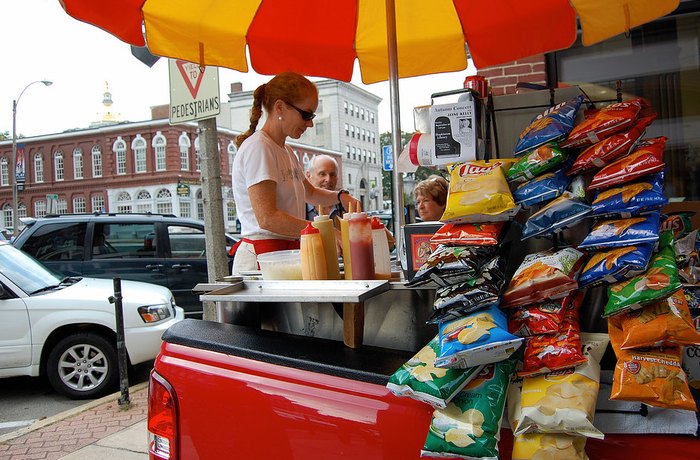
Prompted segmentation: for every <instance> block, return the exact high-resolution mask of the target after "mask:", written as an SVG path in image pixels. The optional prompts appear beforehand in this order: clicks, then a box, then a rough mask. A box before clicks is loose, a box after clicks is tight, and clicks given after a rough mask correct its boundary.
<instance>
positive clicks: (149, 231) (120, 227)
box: [92, 223, 157, 259]
mask: <svg viewBox="0 0 700 460" xmlns="http://www.w3.org/2000/svg"><path fill="white" fill-rule="evenodd" d="M155 236H156V228H155V224H152V223H143V224H142V223H118V224H102V223H97V224H95V233H94V235H93V238H92V258H93V259H132V258H135V257H155V256H156V249H157V248H156V238H155Z"/></svg>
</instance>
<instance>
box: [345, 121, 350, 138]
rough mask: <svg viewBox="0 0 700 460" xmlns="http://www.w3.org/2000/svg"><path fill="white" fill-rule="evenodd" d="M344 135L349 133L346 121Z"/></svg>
mask: <svg viewBox="0 0 700 460" xmlns="http://www.w3.org/2000/svg"><path fill="white" fill-rule="evenodd" d="M345 135H346V136H349V135H350V127H349V126H348V124H347V123H345Z"/></svg>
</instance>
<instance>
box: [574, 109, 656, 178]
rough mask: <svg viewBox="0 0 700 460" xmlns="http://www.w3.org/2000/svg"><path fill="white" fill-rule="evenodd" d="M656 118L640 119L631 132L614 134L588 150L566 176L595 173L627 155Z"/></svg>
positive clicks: (653, 116)
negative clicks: (594, 171) (597, 169)
mask: <svg viewBox="0 0 700 460" xmlns="http://www.w3.org/2000/svg"><path fill="white" fill-rule="evenodd" d="M655 118H656V114H653V115H649V116H647V117H641V118H638V119H637V121H636V122H635V123H634V126H632V128H630V129H629V130H627V131H622V132H619V133H617V134H613V135H612V136H610V137H608V138H607V139H604V140H602V141H600V142H598V143H597V144H594V145H591V146H590V147H588V148H586V149H585V150H584V151H583V152H581V154H580V155H579V156H578V158H577V159H576V161H575V162H574V164H573V165H572V166H571V168H570V169H569V170H568V171H567V173H566V174H567V175H569V176H573V175H576V174H582V173H585V172H588V171H593V170H594V169H596V168H602V167H604V166H605V165H607V164H609V163H611V162H613V161H615V160H616V159H618V158H620V157H623V156H625V155H627V154H628V153H629V152H630V151H631V150H632V148H633V147H634V146H635V144H636V143H637V141H638V140H639V138H640V137H642V135H643V134H644V132H645V131H646V129H647V126H649V125H650V124H651V122H652V121H654V119H655Z"/></svg>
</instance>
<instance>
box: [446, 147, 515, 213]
mask: <svg viewBox="0 0 700 460" xmlns="http://www.w3.org/2000/svg"><path fill="white" fill-rule="evenodd" d="M514 162H515V160H514V159H500V160H493V161H490V162H486V161H468V162H465V163H454V164H452V165H449V166H448V167H447V169H448V171H449V172H450V188H449V191H448V194H447V206H446V207H445V212H444V213H443V215H442V217H441V218H440V220H441V221H442V222H448V223H458V222H500V221H506V220H509V219H510V218H511V217H513V216H515V214H517V213H518V210H520V206H516V204H515V201H514V200H513V195H512V194H511V193H510V187H509V186H508V182H506V176H505V171H506V170H507V169H508V168H510V166H511V165H512V164H513V163H514Z"/></svg>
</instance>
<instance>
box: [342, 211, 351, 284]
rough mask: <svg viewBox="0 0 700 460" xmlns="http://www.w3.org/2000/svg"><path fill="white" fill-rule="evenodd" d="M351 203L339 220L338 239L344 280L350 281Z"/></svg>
mask: <svg viewBox="0 0 700 460" xmlns="http://www.w3.org/2000/svg"><path fill="white" fill-rule="evenodd" d="M352 211H353V209H352V203H350V209H348V212H346V213H345V215H344V216H343V217H342V218H341V219H340V237H341V241H342V247H343V270H344V274H345V279H346V280H351V279H352V255H351V254H350V216H351V215H352Z"/></svg>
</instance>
